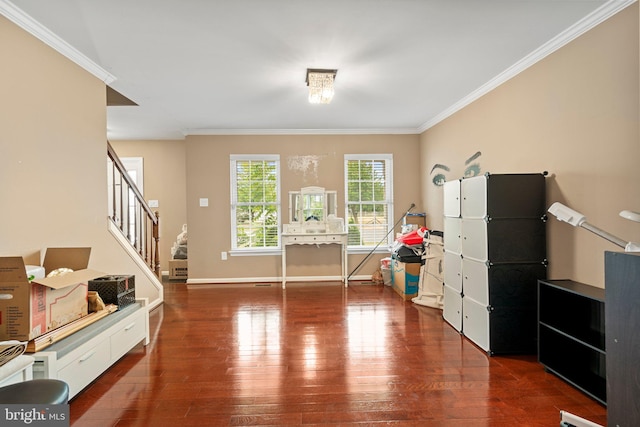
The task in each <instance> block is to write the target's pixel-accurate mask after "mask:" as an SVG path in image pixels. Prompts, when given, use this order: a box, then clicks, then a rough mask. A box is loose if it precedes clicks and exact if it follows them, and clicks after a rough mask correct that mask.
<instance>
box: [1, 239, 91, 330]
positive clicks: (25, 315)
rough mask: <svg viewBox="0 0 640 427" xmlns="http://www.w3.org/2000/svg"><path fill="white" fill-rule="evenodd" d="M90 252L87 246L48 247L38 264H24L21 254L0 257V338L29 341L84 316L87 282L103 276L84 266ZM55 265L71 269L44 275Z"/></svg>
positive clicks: (86, 312)
mask: <svg viewBox="0 0 640 427" xmlns="http://www.w3.org/2000/svg"><path fill="white" fill-rule="evenodd" d="M90 254H91V248H48V249H47V250H46V252H45V257H44V261H43V263H42V266H28V267H26V266H25V264H24V260H23V259H22V257H0V341H2V340H19V341H29V340H32V339H34V338H37V337H39V336H40V335H42V334H44V333H46V332H49V331H51V330H53V329H56V328H58V327H60V326H63V325H66V324H67V323H70V322H72V321H74V320H77V319H79V318H81V317H83V316H86V315H87V314H88V307H87V294H88V282H89V280H91V279H93V278H96V277H100V276H104V273H101V272H98V271H94V270H90V269H87V265H88V264H89V255H90ZM58 268H69V269H71V270H73V272H70V273H67V274H64V275H60V276H53V277H46V275H48V274H49V273H50V272H52V271H54V270H56V269H58ZM27 270H29V273H27ZM42 270H44V272H43V271H42ZM29 275H33V276H34V277H33V279H32V280H31V281H30V280H29V279H30V277H29Z"/></svg>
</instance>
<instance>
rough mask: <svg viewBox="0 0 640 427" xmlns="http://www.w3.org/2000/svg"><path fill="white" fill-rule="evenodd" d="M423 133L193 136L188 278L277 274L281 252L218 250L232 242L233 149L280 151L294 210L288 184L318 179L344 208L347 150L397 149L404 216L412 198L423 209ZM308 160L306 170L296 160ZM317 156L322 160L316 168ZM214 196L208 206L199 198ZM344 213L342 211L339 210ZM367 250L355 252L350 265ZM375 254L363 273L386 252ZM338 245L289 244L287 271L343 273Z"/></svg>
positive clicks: (398, 205) (284, 187) (397, 190)
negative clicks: (201, 204)
mask: <svg viewBox="0 0 640 427" xmlns="http://www.w3.org/2000/svg"><path fill="white" fill-rule="evenodd" d="M418 150H419V138H418V136H417V135H279V136H191V137H188V138H187V216H188V224H189V280H190V281H196V282H197V281H207V280H208V279H221V278H222V279H224V278H231V279H234V278H235V279H238V278H245V279H249V280H251V278H255V280H267V281H271V280H274V279H277V278H278V277H280V275H281V271H280V270H281V266H280V264H281V258H280V256H279V255H271V256H231V257H229V259H228V260H227V261H221V259H220V253H221V252H222V251H229V250H230V249H231V230H230V223H231V220H230V213H231V212H230V195H229V191H230V171H229V166H230V160H229V156H230V154H279V155H280V168H281V192H282V193H281V194H282V202H283V205H282V213H283V215H284V218H285V221H284V222H286V218H287V216H286V215H288V213H287V212H288V199H287V194H288V192H289V191H293V190H299V189H300V187H303V186H309V185H319V186H322V187H325V188H326V189H327V190H336V191H338V209H339V212H341V211H342V210H344V154H347V153H349V154H360V153H391V154H393V161H394V189H393V191H394V196H395V202H394V203H395V213H394V217H395V218H398V217H399V216H400V215H402V211H403V210H406V209H407V208H408V206H409V205H410V204H411V202H415V203H416V210H415V211H416V212H420V211H421V206H420V203H419V200H418V199H419V198H420V179H419V177H420V171H419V160H420V159H419V156H418ZM299 159H307V160H310V162H309V163H310V166H309V168H307V169H299V168H297V167H294V166H293V165H295V164H297V163H298V162H297V160H299ZM315 161H317V167H315V163H314V162H315ZM200 198H208V199H209V207H206V208H201V207H199V205H198V202H199V199H200ZM339 216H344V215H343V214H340V215H339ZM365 256H366V254H353V255H351V256H349V263H350V264H351V266H350V268H349V271H352V269H353V267H355V266H356V265H357V264H358V263H360V261H361V260H362V259H364V257H365ZM382 256H383V255H380V256H375V257H371V259H370V262H368V263H366V264H365V265H363V266H362V268H361V270H360V271H359V272H358V274H357V275H356V276H358V275H368V276H369V278H370V277H371V274H372V273H373V272H374V271H375V269H376V267H377V266H378V265H379V262H378V260H379V259H380V258H381V257H382ZM339 259H340V256H339V248H338V247H337V246H335V245H329V246H325V247H320V248H317V247H315V246H306V247H295V248H292V249H291V250H289V251H288V256H287V260H288V263H287V265H288V268H287V275H288V276H293V277H295V276H312V277H317V276H320V277H322V276H338V275H339V273H340V263H339Z"/></svg>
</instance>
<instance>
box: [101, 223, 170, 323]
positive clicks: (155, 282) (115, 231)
mask: <svg viewBox="0 0 640 427" xmlns="http://www.w3.org/2000/svg"><path fill="white" fill-rule="evenodd" d="M107 223H108V229H109V232H110V233H111V234H112V235H113V237H115V239H116V240H117V241H118V243H120V246H122V248H123V249H124V250H125V252H126V253H127V254H128V255H129V257H131V259H132V260H133V262H135V263H136V264H137V265H138V267H139V268H140V271H142V273H143V274H144V275H145V276H146V277H147V279H149V281H150V282H151V285H152V286H153V287H154V288H155V289H156V290H157V291H158V295H159V297H158V298H157V299H155V300H153V301H151V302H150V303H149V311H151V310H153V309H154V308H156V307H157V306H159V305H160V304H162V302H163V301H164V286H163V285H162V282H160V280H159V279H158V278H157V277H156V276H155V274H153V272H151V270H150V269H149V266H148V265H147V264H145V262H144V261H143V260H142V259H141V258H140V255H139V254H138V253H137V252H136V251H135V249H133V247H132V246H131V243H129V241H128V240H127V238H126V237H125V236H123V235H122V231H120V229H119V228H118V226H117V225H115V224H114V223H113V221H111V219H107Z"/></svg>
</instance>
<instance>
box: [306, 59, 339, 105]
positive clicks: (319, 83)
mask: <svg viewBox="0 0 640 427" xmlns="http://www.w3.org/2000/svg"><path fill="white" fill-rule="evenodd" d="M337 73H338V70H322V69H317V68H307V78H306V80H305V81H306V82H307V86H309V102H310V103H311V104H328V103H330V102H331V99H333V94H334V93H335V90H334V88H333V82H334V80H335V78H336V74H337Z"/></svg>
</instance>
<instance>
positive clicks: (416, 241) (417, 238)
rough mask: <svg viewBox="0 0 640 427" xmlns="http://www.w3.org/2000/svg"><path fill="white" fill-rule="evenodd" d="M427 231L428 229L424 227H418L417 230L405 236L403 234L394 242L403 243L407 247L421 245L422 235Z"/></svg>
mask: <svg viewBox="0 0 640 427" xmlns="http://www.w3.org/2000/svg"><path fill="white" fill-rule="evenodd" d="M427 231H428V229H427V228H426V227H420V228H419V229H417V230H414V231H412V232H410V233H407V234H403V235H402V236H400V237H398V238H396V241H397V242H400V243H404V244H405V245H407V246H416V245H421V244H422V239H424V235H425V233H426V232H427Z"/></svg>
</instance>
